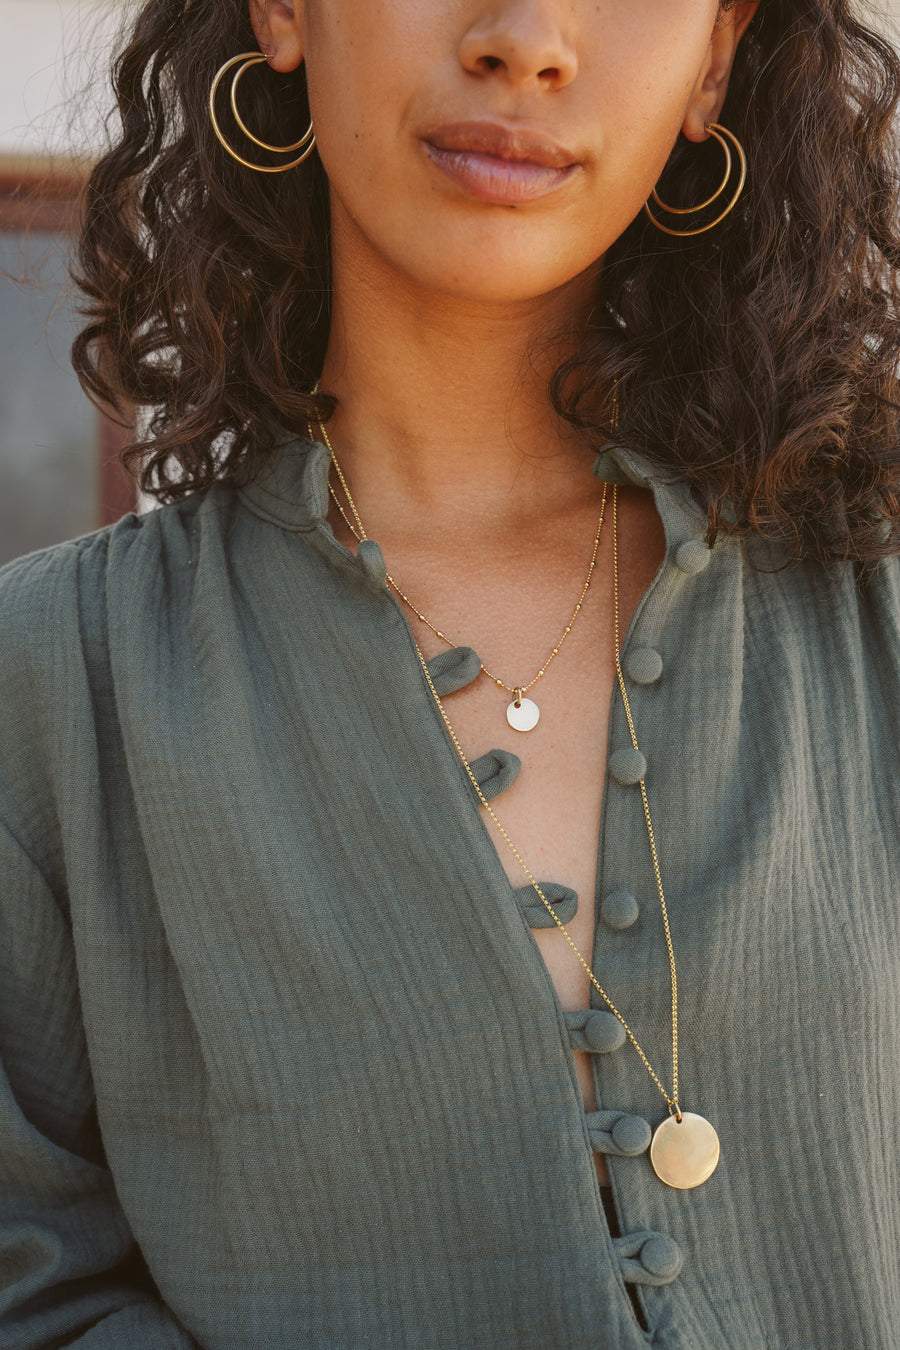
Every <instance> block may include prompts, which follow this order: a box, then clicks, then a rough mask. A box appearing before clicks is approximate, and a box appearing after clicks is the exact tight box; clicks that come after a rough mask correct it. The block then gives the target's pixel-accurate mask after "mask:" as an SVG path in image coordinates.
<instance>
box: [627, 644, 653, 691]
mask: <svg viewBox="0 0 900 1350" xmlns="http://www.w3.org/2000/svg"><path fill="white" fill-rule="evenodd" d="M624 664H625V674H626V675H627V676H628V678H629V679H630V680H634V682H635V684H654V683H655V682H656V681H657V680H658V679H659V677H660V675H661V674H662V670H663V663H662V657H661V656H660V654H659V652H657V651H654V650H653V648H652V647H635V648H634V649H633V650H632V651H630V652H627V653H626V654H625V662H624Z"/></svg>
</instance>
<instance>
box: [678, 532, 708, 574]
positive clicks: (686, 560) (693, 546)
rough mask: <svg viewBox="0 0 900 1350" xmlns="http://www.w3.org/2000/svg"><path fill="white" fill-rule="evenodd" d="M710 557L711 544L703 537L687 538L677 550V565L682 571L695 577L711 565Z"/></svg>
mask: <svg viewBox="0 0 900 1350" xmlns="http://www.w3.org/2000/svg"><path fill="white" fill-rule="evenodd" d="M710 557H711V552H710V549H709V546H708V544H704V542H703V540H702V539H686V540H685V542H684V543H683V544H679V546H678V548H677V549H676V550H675V566H676V567H677V568H678V570H679V571H680V572H685V573H687V575H688V576H690V577H693V576H696V575H697V573H698V572H702V571H703V569H704V568H705V567H708V566H709V560H710Z"/></svg>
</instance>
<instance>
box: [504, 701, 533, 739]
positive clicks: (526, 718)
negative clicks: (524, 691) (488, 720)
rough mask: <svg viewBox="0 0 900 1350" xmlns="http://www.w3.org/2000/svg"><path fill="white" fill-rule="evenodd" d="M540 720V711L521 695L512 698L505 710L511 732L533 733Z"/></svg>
mask: <svg viewBox="0 0 900 1350" xmlns="http://www.w3.org/2000/svg"><path fill="white" fill-rule="evenodd" d="M540 718H541V710H540V708H539V707H538V705H537V704H536V703H532V701H531V699H530V698H522V696H521V694H520V695H519V696H518V697H517V698H514V699H513V701H512V703H511V704H510V705H509V707H508V708H507V710H506V720H507V722H508V723H509V725H510V726H511V727H512V729H513V731H533V730H534V728H535V727H536V726H537V724H538V722H539V721H540Z"/></svg>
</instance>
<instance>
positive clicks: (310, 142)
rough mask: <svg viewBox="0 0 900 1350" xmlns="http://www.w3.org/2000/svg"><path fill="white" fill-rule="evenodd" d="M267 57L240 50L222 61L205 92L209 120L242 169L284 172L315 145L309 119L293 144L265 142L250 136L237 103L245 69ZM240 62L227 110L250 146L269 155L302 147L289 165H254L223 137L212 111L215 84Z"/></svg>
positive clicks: (285, 153)
mask: <svg viewBox="0 0 900 1350" xmlns="http://www.w3.org/2000/svg"><path fill="white" fill-rule="evenodd" d="M268 59H269V58H268V56H261V55H260V53H259V52H241V54H240V55H239V56H233V57H232V58H231V60H230V61H226V62H225V64H224V66H222V67H221V69H220V70H219V71H218V72H217V73H216V78H215V79H214V80H213V82H212V88H211V89H210V91H209V120H210V121H211V122H212V128H213V131H214V132H215V133H216V137H217V139H218V141H219V143H220V144H221V145H222V146H223V147H224V149H226V150H227V151H228V153H229V155H230V156H231V158H232V159H236V160H237V162H238V164H243V166H244V168H245V169H252V170H253V171H254V173H287V171H288V169H296V167H297V165H298V164H302V163H303V161H304V160H306V159H309V157H310V155H311V154H312V152H313V150H315V148H316V133H315V129H314V127H313V124H312V121H310V124H309V127H308V129H307V130H306V132H305V133H304V135H302V136H301V137H300V139H299V141H297V142H296V144H295V145H269V144H268V142H266V141H261V140H260V139H259V137H258V136H254V134H253V132H252V131H251V130H250V129H249V127H248V126H247V125H246V124H245V122H244V119H243V118H242V117H241V114H240V111H239V109H238V105H237V91H238V85H239V84H240V82H241V80H242V79H243V78H244V75H245V73H246V72H247V70H249V68H250V67H251V66H258V65H260V64H261V63H262V62H264V61H268ZM241 62H243V65H241V68H240V70H238V71H237V72H236V74H235V76H234V79H233V80H232V81H231V111H232V113H233V115H234V120H235V122H236V123H237V125H238V126H239V127H240V129H241V131H242V132H243V133H244V135H245V136H246V137H247V139H248V140H249V141H252V142H253V144H254V145H258V146H259V148H260V150H266V151H268V153H269V154H271V155H292V154H293V153H294V151H295V150H302V151H303V154H302V155H300V157H299V158H298V159H294V160H292V161H291V162H290V164H279V165H276V166H275V167H266V166H265V165H262V164H254V163H253V161H252V160H249V159H244V157H243V155H239V154H238V152H237V151H236V150H235V149H234V147H233V146H232V145H230V144H229V142H228V141H227V140H226V139H225V135H224V133H223V131H222V128H221V127H220V125H219V118H218V115H217V113H216V95H217V93H218V92H219V85H220V84H221V83H222V80H223V79H224V78H225V76H226V75H227V74H228V72H229V70H231V69H232V67H233V66H236V65H239V64H240V63H241Z"/></svg>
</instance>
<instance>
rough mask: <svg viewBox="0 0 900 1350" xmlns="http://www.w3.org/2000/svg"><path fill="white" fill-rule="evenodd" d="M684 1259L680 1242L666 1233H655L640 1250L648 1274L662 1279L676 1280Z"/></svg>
mask: <svg viewBox="0 0 900 1350" xmlns="http://www.w3.org/2000/svg"><path fill="white" fill-rule="evenodd" d="M683 1260H684V1258H683V1257H682V1255H681V1249H680V1247H679V1246H678V1243H677V1242H675V1240H674V1239H673V1238H670V1237H667V1236H666V1234H665V1233H654V1235H653V1237H649V1238H648V1239H647V1241H646V1242H645V1243H644V1245H643V1247H641V1250H640V1262H641V1265H642V1266H643V1267H644V1269H645V1270H646V1272H647V1274H648V1275H653V1276H655V1277H656V1278H657V1279H660V1280H674V1278H675V1276H676V1275H677V1274H678V1272H679V1270H680V1269H681V1266H682V1263H683Z"/></svg>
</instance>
